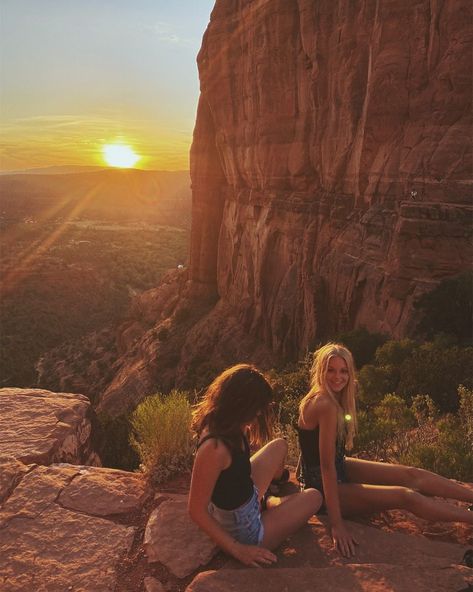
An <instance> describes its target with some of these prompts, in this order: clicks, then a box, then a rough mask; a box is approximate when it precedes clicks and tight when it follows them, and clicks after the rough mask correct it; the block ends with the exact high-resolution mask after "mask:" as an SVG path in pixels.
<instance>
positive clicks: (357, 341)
mask: <svg viewBox="0 0 473 592" xmlns="http://www.w3.org/2000/svg"><path fill="white" fill-rule="evenodd" d="M386 339H387V337H386V336H385V335H381V334H380V333H370V332H369V331H368V330H367V329H365V328H364V327H361V328H360V329H355V330H354V331H348V332H346V333H340V334H339V335H337V336H336V337H335V338H334V341H335V342H337V343H343V345H345V346H346V347H347V348H348V349H349V350H350V351H351V353H352V354H353V358H354V360H355V366H356V367H357V368H362V367H363V366H364V365H365V364H369V363H370V362H371V361H372V360H373V358H374V355H375V352H376V350H377V349H378V348H379V347H380V346H381V345H382V344H383V343H384V342H385V341H386Z"/></svg>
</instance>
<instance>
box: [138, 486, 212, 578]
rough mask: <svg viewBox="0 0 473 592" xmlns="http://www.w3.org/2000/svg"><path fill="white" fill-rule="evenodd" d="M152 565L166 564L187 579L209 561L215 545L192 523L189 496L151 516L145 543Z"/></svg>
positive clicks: (165, 504)
mask: <svg viewBox="0 0 473 592" xmlns="http://www.w3.org/2000/svg"><path fill="white" fill-rule="evenodd" d="M143 546H144V548H145V551H146V555H147V556H148V561H149V562H151V563H152V562H155V561H159V562H160V563H163V564H164V565H165V566H166V567H167V568H168V569H169V570H170V571H171V572H172V573H173V574H174V575H175V576H177V577H178V578H184V577H186V576H188V575H189V574H191V573H192V572H193V571H195V570H196V569H197V568H198V567H200V566H201V565H205V564H206V563H208V562H209V561H210V559H211V558H212V557H213V555H214V554H215V553H216V552H217V547H216V546H215V544H214V543H213V542H212V541H211V540H210V539H209V538H208V537H207V536H206V535H205V534H204V533H203V532H202V531H201V530H200V529H199V528H198V527H197V526H196V525H195V524H194V523H193V522H192V520H191V519H190V517H189V514H188V512H187V496H177V495H176V496H173V499H170V500H167V501H164V502H163V503H161V504H160V505H159V506H158V507H157V508H156V510H154V512H153V513H152V514H151V516H150V518H149V520H148V524H147V525H146V531H145V536H144V541H143Z"/></svg>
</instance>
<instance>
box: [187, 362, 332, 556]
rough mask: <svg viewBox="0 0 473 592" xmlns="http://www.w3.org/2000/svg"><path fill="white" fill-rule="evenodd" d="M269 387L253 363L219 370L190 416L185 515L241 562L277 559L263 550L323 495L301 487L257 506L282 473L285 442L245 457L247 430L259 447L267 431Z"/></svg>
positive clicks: (314, 509) (273, 443) (288, 530)
mask: <svg viewBox="0 0 473 592" xmlns="http://www.w3.org/2000/svg"><path fill="white" fill-rule="evenodd" d="M272 399H273V392H272V388H271V386H270V385H269V383H268V382H267V380H266V379H265V377H264V376H263V375H262V374H261V373H260V372H259V371H258V370H257V369H256V368H254V367H252V366H249V365H247V364H239V365H237V366H233V367H231V368H228V369H227V370H225V371H224V372H222V374H220V375H219V376H218V377H217V378H216V379H215V380H214V381H213V383H212V384H211V385H210V386H209V388H208V389H207V391H206V393H205V395H204V398H203V400H202V401H201V403H200V404H199V405H198V406H197V408H196V410H195V411H194V414H193V422H192V426H193V429H194V430H195V432H196V433H197V435H198V436H199V440H200V441H199V444H198V448H197V453H196V456H195V461H194V468H193V471H192V481H191V488H190V495H189V513H190V516H191V518H192V520H194V522H196V524H198V525H199V526H200V528H202V530H204V531H205V532H206V533H207V534H208V535H209V537H210V538H212V539H213V540H214V541H215V542H216V543H217V545H218V546H219V547H221V548H222V549H223V550H224V551H225V552H227V553H228V554H229V555H232V556H233V557H235V558H236V559H238V560H239V561H241V562H242V563H244V564H245V565H252V566H255V567H257V566H259V565H260V564H270V563H273V562H274V561H276V556H275V555H274V554H273V553H271V551H270V550H269V549H273V548H274V547H276V546H277V545H279V544H280V543H281V542H282V541H283V540H284V539H285V538H286V537H287V536H288V535H290V534H291V533H293V532H295V531H296V530H297V529H298V528H299V527H300V526H302V525H303V524H304V523H306V522H307V520H308V519H309V518H310V516H312V515H313V514H314V513H315V512H317V510H318V509H319V507H320V504H321V502H322V498H321V495H320V493H319V492H318V491H317V490H315V489H307V490H305V491H304V492H302V493H296V494H294V495H291V496H287V497H285V498H281V502H283V503H280V504H279V505H277V506H275V507H272V508H270V509H267V510H265V511H263V512H262V511H261V501H262V497H263V495H264V493H265V492H266V490H267V489H268V486H269V485H270V483H271V481H272V480H273V479H278V478H280V477H281V475H282V473H283V470H284V461H285V458H286V454H287V444H286V442H285V440H283V439H281V438H279V439H276V440H272V441H271V442H269V443H268V444H266V445H265V446H263V448H261V449H260V450H259V451H258V452H256V454H254V455H253V456H251V457H250V449H249V443H248V440H247V437H246V436H247V434H249V436H250V440H251V443H252V444H256V445H258V446H260V445H261V444H262V443H263V441H264V440H268V439H269V437H270V435H271V407H270V405H271V402H272Z"/></svg>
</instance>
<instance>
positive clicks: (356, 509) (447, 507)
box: [338, 483, 473, 524]
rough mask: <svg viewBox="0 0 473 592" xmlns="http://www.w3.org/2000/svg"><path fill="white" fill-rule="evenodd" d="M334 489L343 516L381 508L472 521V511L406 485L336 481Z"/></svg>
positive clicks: (434, 520) (469, 522)
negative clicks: (337, 493) (336, 492)
mask: <svg viewBox="0 0 473 592" xmlns="http://www.w3.org/2000/svg"><path fill="white" fill-rule="evenodd" d="M338 492H339V498H340V508H341V510H342V514H343V516H354V515H357V514H372V513H373V512H381V511H383V510H408V511H409V512H412V513H413V514H415V515H416V516H419V517H420V518H424V519H426V520H430V521H433V522H437V521H438V522H466V523H467V524H473V512H469V511H468V510H466V509H465V508H461V507H459V506H455V505H453V504H449V503H446V502H442V501H437V500H434V499H431V498H429V497H426V496H425V495H422V494H421V493H419V492H417V491H414V490H412V489H409V488H407V487H397V486H390V485H367V484H361V483H340V484H339V486H338Z"/></svg>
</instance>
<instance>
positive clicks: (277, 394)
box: [269, 354, 312, 426]
mask: <svg viewBox="0 0 473 592" xmlns="http://www.w3.org/2000/svg"><path fill="white" fill-rule="evenodd" d="M311 363H312V355H310V354H309V355H307V356H306V357H305V358H304V360H302V361H301V362H300V363H299V364H297V365H293V366H288V367H286V368H285V369H284V370H282V371H280V372H277V371H275V370H273V371H272V372H271V373H270V374H269V378H270V380H271V385H272V387H273V391H274V398H275V401H276V419H277V421H278V422H279V423H280V424H281V425H292V426H294V425H295V424H296V423H297V418H298V416H299V404H300V402H301V400H302V398H303V397H304V396H305V395H306V394H307V393H308V392H309V388H310V384H309V370H310V366H311Z"/></svg>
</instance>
